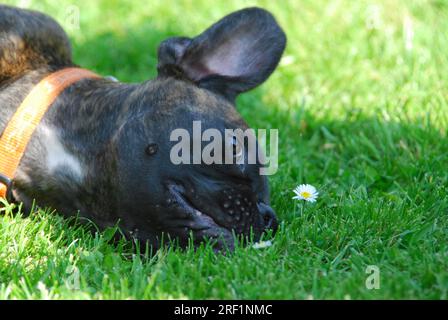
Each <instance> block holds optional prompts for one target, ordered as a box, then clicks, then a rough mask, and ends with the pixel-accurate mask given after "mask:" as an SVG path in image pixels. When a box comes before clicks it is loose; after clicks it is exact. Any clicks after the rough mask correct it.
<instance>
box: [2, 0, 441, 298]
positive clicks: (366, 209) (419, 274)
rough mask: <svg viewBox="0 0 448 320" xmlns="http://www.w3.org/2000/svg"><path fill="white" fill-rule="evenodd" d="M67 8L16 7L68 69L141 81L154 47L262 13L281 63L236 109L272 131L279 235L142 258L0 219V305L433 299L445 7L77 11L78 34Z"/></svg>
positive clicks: (81, 233) (92, 4)
mask: <svg viewBox="0 0 448 320" xmlns="http://www.w3.org/2000/svg"><path fill="white" fill-rule="evenodd" d="M10 3H11V2H10ZM70 4H71V2H70V1H68V0H57V1H47V2H42V1H31V2H30V6H31V7H32V8H35V9H39V10H42V11H44V12H47V13H49V14H50V15H52V16H53V17H55V18H56V19H57V20H58V21H59V22H60V23H61V24H62V25H63V26H64V27H65V28H66V30H67V31H68V33H69V35H70V37H71V39H72V41H73V48H74V56H75V61H76V62H77V63H79V64H80V65H82V66H84V67H86V68H90V69H92V70H95V71H97V72H99V73H101V74H104V75H108V74H112V75H115V76H116V77H117V78H119V79H120V80H122V81H143V80H146V79H149V78H151V77H153V76H154V75H155V67H156V63H157V61H156V48H157V46H158V43H159V42H160V41H161V40H162V39H164V38H166V37H169V36H172V35H195V34H197V33H199V32H201V31H202V30H203V29H204V28H206V27H207V26H208V25H209V24H210V23H212V22H214V21H215V20H217V19H218V18H220V17H221V16H223V15H224V14H227V13H229V12H231V11H233V10H235V9H239V8H242V7H246V6H249V5H254V4H256V5H259V6H262V7H265V8H267V9H269V10H271V11H272V12H273V13H274V14H275V15H276V17H277V19H278V20H279V22H280V23H281V25H282V26H283V27H284V29H285V30H286V33H287V36H288V46H287V49H286V53H285V56H284V59H283V60H282V62H281V65H280V66H279V68H278V69H277V71H276V72H275V73H274V75H273V76H272V77H271V78H270V80H269V81H268V82H267V83H265V84H264V85H263V86H261V87H260V88H258V89H256V90H255V91H253V92H251V93H248V94H246V95H245V96H244V97H241V98H240V99H239V101H238V110H239V111H240V112H241V114H242V115H243V116H244V117H245V118H246V119H247V120H248V122H249V124H250V125H251V126H253V127H254V128H278V129H279V136H280V137H279V139H280V152H279V153H280V159H279V170H278V172H277V174H276V175H274V176H272V177H271V178H270V183H271V190H272V204H273V207H274V208H275V209H276V211H277V213H278V215H279V217H280V219H281V220H282V223H281V228H280V231H279V233H278V234H277V236H276V237H275V239H274V241H273V246H272V247H269V248H266V249H260V250H255V249H253V248H250V247H247V248H244V247H237V248H236V250H235V253H234V254H231V255H227V256H223V255H215V254H213V252H212V250H211V249H210V248H209V247H203V248H200V249H199V250H198V251H197V252H194V251H193V250H188V251H186V252H180V251H178V250H172V249H171V250H165V251H160V252H158V253H157V255H156V256H155V257H153V258H150V257H148V255H138V254H135V250H133V249H132V245H131V243H129V242H126V241H121V242H120V243H119V244H117V245H112V244H111V243H110V242H111V241H110V239H111V237H112V234H113V231H114V230H108V231H106V232H103V233H99V234H95V235H93V234H92V233H89V232H88V231H87V229H86V228H85V227H80V226H77V225H74V224H73V223H70V222H69V221H66V220H64V219H63V218H61V217H59V216H57V215H52V214H50V213H48V212H42V211H39V212H37V213H33V214H32V215H31V216H30V217H22V216H21V215H18V216H12V215H11V213H10V210H9V209H6V210H4V211H3V215H1V216H0V298H4V299H15V298H17V299H27V298H36V299H40V298H63V299H66V298H87V299H97V298H126V299H128V298H130V299H142V298H144V299H160V298H188V299H203V298H236V299H240V298H242V299H258V298H273V299H278V298H282V299H283V298H286V299H290V298H292V299H305V298H314V299H322V298H323V299H329V298H336V299H344V298H351V299H374V298H385V299H391V298H406V299H407V298H441V299H447V298H448V272H447V270H448V233H447V232H448V199H447V191H448V182H447V181H448V179H447V177H448V141H447V128H448V126H447V124H448V115H447V114H448V103H447V100H448V90H447V85H448V34H447V33H446V32H445V31H446V30H448V1H444V0H432V1H386V0H384V1H349V0H347V1H325V0H322V1H314V0H313V1H293V0H292V1H291V2H289V3H287V2H286V1H278V2H277V1H259V2H255V1H247V2H243V1H219V2H213V4H212V2H210V1H206V0H200V1H196V0H195V1H188V0H183V1H173V2H167V1H145V2H144V3H143V2H140V1H110V0H108V1H106V0H104V1H82V2H80V4H79V9H80V18H81V20H80V22H81V24H80V29H76V28H70V24H69V23H68V22H67V21H66V19H65V17H66V16H67V14H66V9H67V6H68V5H70ZM299 183H311V184H313V185H315V186H316V187H317V188H318V189H319V192H320V194H321V197H320V198H319V201H318V202H317V203H316V204H314V205H308V204H307V205H305V206H304V207H303V208H301V207H300V206H299V205H298V203H297V202H294V201H292V200H291V197H292V195H293V194H292V192H291V190H292V188H293V187H295V186H296V185H297V184H299ZM368 265H376V266H378V267H379V268H380V272H381V287H380V289H379V290H368V289H367V288H366V286H365V280H366V277H367V276H368V275H367V274H366V272H365V270H366V267H367V266H368ZM74 270H75V271H74ZM78 275H79V279H78V277H77V276H78ZM78 280H79V288H73V284H74V283H75V284H76V283H77V282H78Z"/></svg>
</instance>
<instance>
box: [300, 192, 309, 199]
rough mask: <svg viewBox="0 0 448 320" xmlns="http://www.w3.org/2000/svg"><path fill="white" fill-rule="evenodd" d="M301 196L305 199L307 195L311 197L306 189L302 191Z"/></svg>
mask: <svg viewBox="0 0 448 320" xmlns="http://www.w3.org/2000/svg"><path fill="white" fill-rule="evenodd" d="M301 195H302V197H304V198H305V199H308V198H309V197H311V193H309V192H308V191H302V194H301Z"/></svg>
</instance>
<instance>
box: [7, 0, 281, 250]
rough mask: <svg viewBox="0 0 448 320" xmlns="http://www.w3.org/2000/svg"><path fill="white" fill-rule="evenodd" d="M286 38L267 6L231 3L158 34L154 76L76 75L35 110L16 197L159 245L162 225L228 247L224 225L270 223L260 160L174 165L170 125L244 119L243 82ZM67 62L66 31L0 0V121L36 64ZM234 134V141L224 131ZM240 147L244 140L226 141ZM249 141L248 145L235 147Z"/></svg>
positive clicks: (260, 72) (268, 66)
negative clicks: (214, 18)
mask: <svg viewBox="0 0 448 320" xmlns="http://www.w3.org/2000/svg"><path fill="white" fill-rule="evenodd" d="M285 43H286V38H285V35H284V33H283V31H282V29H281V28H280V27H279V26H278V24H277V23H276V21H275V20H274V18H273V17H272V15H271V14H270V13H268V12H267V11H265V10H262V9H258V8H249V9H244V10H241V11H237V12H235V13H232V14H230V15H228V16H226V17H225V18H223V19H222V20H220V21H218V22H217V23H215V24H214V25H212V26H211V27H210V28H209V29H207V30H206V31H205V32H203V33H202V34H200V35H199V36H197V37H195V38H185V37H175V38H170V39H167V40H165V41H164V42H162V43H161V45H160V47H159V51H158V57H159V64H158V77H157V78H156V79H154V80H151V81H146V82H143V83H139V84H125V83H118V82H113V81H111V80H107V79H85V80H82V81H79V82H77V83H75V84H73V85H71V86H70V87H68V88H67V89H66V90H64V91H63V93H62V94H61V95H60V96H59V97H58V98H57V100H56V101H55V102H54V103H53V105H52V107H51V108H50V109H49V111H48V112H47V113H46V115H45V116H44V118H43V120H42V122H41V123H40V124H39V126H38V128H37V129H36V131H35V133H34V134H33V137H32V139H31V141H30V143H29V145H28V147H27V150H26V152H25V154H24V156H23V158H22V161H21V163H20V166H19V168H18V170H17V174H16V176H15V177H14V180H13V186H12V188H13V197H14V199H15V200H16V201H18V202H23V203H24V206H25V209H29V208H30V207H31V204H32V201H33V199H35V200H36V202H37V203H38V204H39V205H40V206H41V207H45V206H49V207H52V208H54V209H56V210H57V211H58V212H60V213H62V214H64V215H66V216H70V215H73V214H75V213H76V212H79V213H80V215H81V216H84V217H88V218H89V219H91V220H92V221H94V222H95V223H96V224H97V225H98V226H99V227H101V228H104V227H107V226H112V225H114V224H116V223H117V221H120V223H119V226H120V228H121V229H122V230H123V232H124V233H125V234H127V235H132V236H133V237H135V238H137V239H139V240H141V241H149V243H150V244H151V245H153V246H154V247H155V248H157V247H159V246H160V239H161V237H162V234H167V235H169V236H170V237H173V238H176V239H178V240H179V243H180V244H181V245H182V246H185V245H186V244H187V242H188V238H189V235H190V233H192V234H193V236H194V239H195V244H198V243H199V242H200V241H201V240H202V239H203V238H209V239H210V238H211V239H216V240H217V241H216V243H217V247H218V248H222V247H223V246H226V247H229V248H232V247H233V243H234V239H233V235H232V232H235V233H236V234H238V235H246V236H247V235H249V234H250V230H253V234H254V237H255V239H258V238H259V237H260V235H261V234H262V233H263V231H265V230H266V229H274V231H275V229H276V228H277V221H276V217H275V214H274V212H273V210H272V209H271V208H270V207H269V194H268V185H267V181H266V178H265V177H264V176H260V175H259V168H260V164H259V163H257V164H247V163H246V164H244V165H236V164H234V165H217V164H214V165H206V164H204V163H202V164H199V165H197V164H196V165H194V164H191V165H186V164H181V165H175V164H173V163H172V162H171V161H170V149H171V147H172V146H173V145H174V144H175V142H171V141H170V133H171V132H172V130H174V129H176V128H186V129H188V130H191V127H192V122H193V120H200V121H202V128H203V129H206V128H217V129H219V130H220V131H222V132H223V131H224V128H229V129H235V128H241V129H243V130H245V129H246V128H247V125H246V123H245V122H244V121H243V119H242V118H241V117H240V115H239V114H238V112H237V111H236V109H235V107H234V103H235V98H236V96H237V95H239V94H240V93H242V92H245V91H248V90H250V89H253V88H254V87H256V86H257V85H259V84H260V83H262V82H264V81H265V80H266V79H267V78H268V76H269V75H270V74H271V73H272V72H273V71H274V69H275V67H276V66H277V64H278V62H279V60H280V57H281V55H282V53H283V50H284V48H285ZM69 66H73V62H72V59H71V49H70V42H69V40H68V38H67V35H66V34H65V33H64V31H63V30H62V29H61V27H60V26H59V25H58V24H57V23H56V22H55V21H54V20H53V19H51V18H50V17H48V16H46V15H44V14H41V13H38V12H34V11H29V10H21V9H16V8H12V7H8V6H2V5H0V130H1V131H3V129H4V128H5V126H6V124H7V123H8V121H9V119H10V118H11V116H12V115H13V113H14V112H15V110H16V108H17V107H18V106H19V105H20V103H21V102H22V100H23V99H24V98H25V97H26V95H27V94H28V93H29V92H30V90H31V89H32V88H33V86H34V85H36V84H37V83H38V82H39V81H40V80H41V79H42V78H43V77H44V76H46V75H48V74H49V73H51V72H53V71H55V70H59V69H61V68H64V67H69ZM232 143H233V144H238V143H239V142H238V141H233V142H232ZM226 147H230V148H240V147H242V148H244V145H240V146H237V145H230V146H226ZM244 152H247V151H244Z"/></svg>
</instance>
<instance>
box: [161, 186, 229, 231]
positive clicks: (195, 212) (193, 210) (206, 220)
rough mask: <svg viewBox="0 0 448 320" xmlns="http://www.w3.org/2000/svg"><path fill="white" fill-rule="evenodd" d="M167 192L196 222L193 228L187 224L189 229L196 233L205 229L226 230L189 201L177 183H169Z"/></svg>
mask: <svg viewBox="0 0 448 320" xmlns="http://www.w3.org/2000/svg"><path fill="white" fill-rule="evenodd" d="M167 188H168V191H169V193H170V194H171V196H172V197H173V198H174V200H175V202H176V204H177V205H178V206H179V207H180V208H181V209H182V210H183V211H184V212H185V213H186V214H187V215H188V218H190V219H191V220H193V221H196V222H197V224H196V225H195V226H193V225H191V224H189V225H188V227H189V228H190V229H194V230H196V231H200V230H206V229H212V228H213V229H214V228H216V229H221V230H227V229H226V228H224V227H223V226H220V225H219V224H218V223H217V222H216V221H215V220H214V219H213V218H212V217H211V216H210V215H209V214H206V213H204V211H202V210H200V209H199V208H198V207H197V206H195V204H194V203H193V202H192V201H191V200H190V198H189V197H188V196H187V194H186V192H185V188H184V187H182V186H181V185H180V184H177V183H169V184H168V185H167Z"/></svg>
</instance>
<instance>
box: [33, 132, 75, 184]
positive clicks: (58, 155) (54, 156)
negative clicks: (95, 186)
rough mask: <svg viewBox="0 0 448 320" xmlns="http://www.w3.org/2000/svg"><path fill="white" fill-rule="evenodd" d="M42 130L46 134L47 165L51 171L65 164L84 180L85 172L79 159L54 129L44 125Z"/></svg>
mask: <svg viewBox="0 0 448 320" xmlns="http://www.w3.org/2000/svg"><path fill="white" fill-rule="evenodd" d="M42 130H43V131H42V132H43V133H44V134H45V140H44V141H45V148H46V151H47V157H46V165H47V169H48V170H49V171H50V173H53V172H54V171H55V170H56V169H57V168H60V167H62V166H63V167H65V168H68V169H69V170H70V171H71V172H72V173H73V175H74V176H76V178H78V179H79V180H82V178H83V175H84V173H83V169H82V165H81V162H80V161H79V159H77V158H76V157H75V156H74V155H72V154H70V153H69V152H68V151H67V150H66V149H65V148H64V146H63V145H62V143H61V141H60V140H59V137H58V136H57V132H56V131H55V130H54V129H51V128H48V127H43V128H42Z"/></svg>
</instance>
